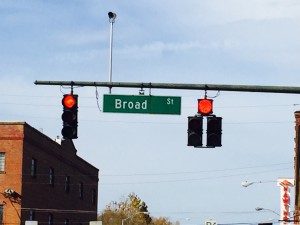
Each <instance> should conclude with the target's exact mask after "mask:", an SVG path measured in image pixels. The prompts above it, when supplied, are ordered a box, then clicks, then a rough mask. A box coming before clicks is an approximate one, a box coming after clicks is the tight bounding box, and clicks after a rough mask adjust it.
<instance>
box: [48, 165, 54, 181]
mask: <svg viewBox="0 0 300 225" xmlns="http://www.w3.org/2000/svg"><path fill="white" fill-rule="evenodd" d="M49 184H50V185H51V186H53V185H54V169H53V168H51V167H50V168H49Z"/></svg>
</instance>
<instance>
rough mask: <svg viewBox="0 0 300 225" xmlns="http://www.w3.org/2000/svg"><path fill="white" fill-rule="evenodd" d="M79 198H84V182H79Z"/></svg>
mask: <svg viewBox="0 0 300 225" xmlns="http://www.w3.org/2000/svg"><path fill="white" fill-rule="evenodd" d="M78 186H79V198H80V199H83V183H82V182H79V185H78Z"/></svg>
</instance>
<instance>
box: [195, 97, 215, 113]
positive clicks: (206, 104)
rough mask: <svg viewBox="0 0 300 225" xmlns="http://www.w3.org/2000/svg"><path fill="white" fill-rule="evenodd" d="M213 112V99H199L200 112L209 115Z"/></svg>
mask: <svg viewBox="0 0 300 225" xmlns="http://www.w3.org/2000/svg"><path fill="white" fill-rule="evenodd" d="M212 112H213V100H211V99H198V113H201V114H202V115H209V114H211V113H212Z"/></svg>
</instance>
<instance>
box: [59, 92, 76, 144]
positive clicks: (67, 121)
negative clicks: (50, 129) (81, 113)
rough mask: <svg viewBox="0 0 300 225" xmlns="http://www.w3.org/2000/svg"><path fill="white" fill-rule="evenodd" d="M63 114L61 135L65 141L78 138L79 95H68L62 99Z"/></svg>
mask: <svg viewBox="0 0 300 225" xmlns="http://www.w3.org/2000/svg"><path fill="white" fill-rule="evenodd" d="M62 105H63V114H62V115H61V119H62V121H63V129H62V130H61V134H62V136H63V137H64V138H65V139H76V138H77V126H78V95H73V94H67V95H64V97H63V99H62Z"/></svg>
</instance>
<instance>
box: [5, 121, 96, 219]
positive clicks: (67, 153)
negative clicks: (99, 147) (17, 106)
mask: <svg viewBox="0 0 300 225" xmlns="http://www.w3.org/2000/svg"><path fill="white" fill-rule="evenodd" d="M22 126H24V127H23V128H22ZM13 127H14V128H13ZM21 128H22V129H21ZM1 129H4V130H5V132H4V133H6V134H7V136H9V135H11V136H15V135H16V130H19V134H20V135H19V136H18V135H17V137H19V138H20V137H24V142H22V140H12V141H11V143H10V145H16V146H18V148H16V150H15V151H17V155H18V156H17V158H16V160H15V161H16V162H15V164H18V166H15V169H17V168H18V174H19V176H16V177H15V181H14V179H12V177H11V176H6V175H8V174H5V176H6V180H11V181H7V182H16V183H19V187H17V186H16V187H15V188H16V190H18V191H20V192H19V193H21V195H22V210H21V220H22V221H25V220H29V211H30V210H29V209H33V210H34V211H35V217H36V220H38V221H39V224H47V223H48V215H49V213H51V214H52V215H53V219H54V220H53V222H54V224H57V223H63V222H64V220H65V219H69V224H70V225H71V224H78V225H79V224H80V223H81V224H87V223H88V222H89V221H93V220H96V219H97V196H96V202H95V204H93V203H92V193H93V190H95V191H96V195H97V191H98V169H97V168H95V167H93V166H91V165H90V164H88V163H87V162H85V161H84V160H83V159H81V158H80V157H78V156H77V155H76V149H75V148H74V146H73V143H72V141H63V143H62V145H60V144H58V143H56V142H55V141H53V140H51V139H50V138H48V137H47V136H45V135H43V134H41V133H40V132H38V131H37V130H35V129H34V128H32V127H30V126H29V125H27V124H25V125H21V126H20V125H18V126H16V125H10V127H7V126H6V127H3V126H1V124H0V132H1ZM8 130H9V131H8ZM23 131H24V132H23ZM1 136H2V135H1ZM6 144H7V140H4V142H3V145H6ZM22 148H23V158H22ZM10 158H11V157H10ZM32 158H35V159H36V162H37V171H36V177H32V176H31V175H30V169H31V160H32ZM7 160H9V159H8V158H7ZM50 167H51V168H53V169H54V185H50V184H49V169H50ZM10 169H11V170H12V171H13V170H14V169H12V168H10ZM21 173H22V176H21V175H20V174H21ZM66 176H69V177H70V190H69V193H66V192H65V188H64V186H65V177H66ZM21 180H22V184H23V185H22V187H21V185H20V183H21ZM0 181H1V178H0ZM80 182H82V183H83V199H80V198H79V183H80ZM5 210H7V211H8V208H7V209H6V206H5Z"/></svg>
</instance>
